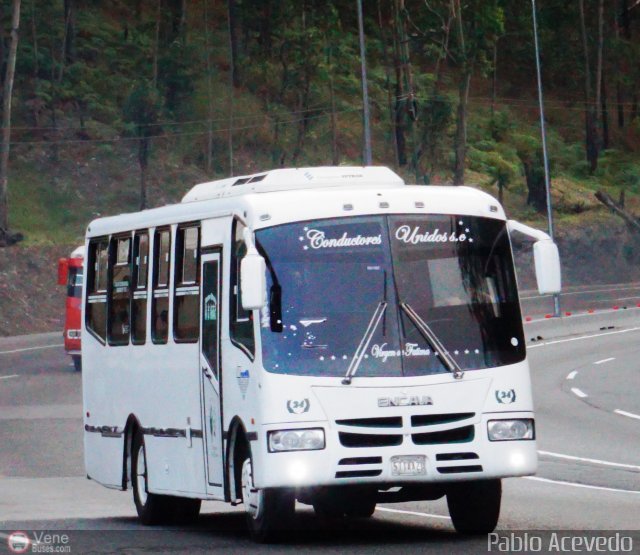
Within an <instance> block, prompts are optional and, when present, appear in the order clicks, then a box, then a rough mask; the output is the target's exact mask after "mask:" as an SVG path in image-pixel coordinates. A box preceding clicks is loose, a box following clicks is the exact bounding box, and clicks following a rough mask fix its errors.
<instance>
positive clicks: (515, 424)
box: [487, 418, 535, 441]
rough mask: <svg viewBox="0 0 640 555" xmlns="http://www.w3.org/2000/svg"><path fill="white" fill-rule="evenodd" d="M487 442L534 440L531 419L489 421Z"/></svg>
mask: <svg viewBox="0 0 640 555" xmlns="http://www.w3.org/2000/svg"><path fill="white" fill-rule="evenodd" d="M487 431H488V433H489V441H512V440H515V439H535V431H534V426H533V419H532V418H519V419H518V420H489V422H488V423H487Z"/></svg>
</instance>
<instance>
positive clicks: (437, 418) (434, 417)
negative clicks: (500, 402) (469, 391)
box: [411, 412, 476, 426]
mask: <svg viewBox="0 0 640 555" xmlns="http://www.w3.org/2000/svg"><path fill="white" fill-rule="evenodd" d="M475 415H476V413H475V412H458V413H449V414H419V415H414V416H412V417H411V425H412V426H435V425H437V424H449V423H451V422H458V421H460V420H466V419H467V418H473V417H474V416H475Z"/></svg>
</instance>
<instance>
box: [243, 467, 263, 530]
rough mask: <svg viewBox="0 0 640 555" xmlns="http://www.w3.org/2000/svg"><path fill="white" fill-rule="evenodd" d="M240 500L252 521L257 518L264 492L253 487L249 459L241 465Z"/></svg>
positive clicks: (260, 510)
mask: <svg viewBox="0 0 640 555" xmlns="http://www.w3.org/2000/svg"><path fill="white" fill-rule="evenodd" d="M242 499H243V500H244V507H245V511H246V512H247V514H249V515H250V516H251V518H253V519H254V520H255V519H257V518H259V517H260V514H261V513H262V505H263V503H264V492H263V491H262V490H259V489H256V488H255V487H253V469H252V467H251V459H246V460H245V461H244V463H243V464H242Z"/></svg>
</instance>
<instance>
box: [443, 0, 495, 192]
mask: <svg viewBox="0 0 640 555" xmlns="http://www.w3.org/2000/svg"><path fill="white" fill-rule="evenodd" d="M451 2H452V11H453V14H454V18H455V25H454V30H455V33H456V37H457V41H456V49H455V50H453V51H452V52H451V54H452V56H453V59H454V62H455V63H456V64H457V65H458V68H459V77H458V108H457V110H456V131H455V137H454V156H455V161H454V166H453V183H454V185H461V184H462V183H463V182H464V164H465V158H466V153H467V115H468V103H469V91H470V88H471V77H472V75H473V72H474V70H476V69H480V71H481V72H482V73H483V74H486V73H487V72H488V71H489V69H490V68H491V63H492V62H491V60H492V59H493V51H494V44H495V42H496V41H497V40H498V37H499V36H500V35H501V34H502V33H503V32H504V11H503V9H502V7H501V6H500V5H499V2H498V1H497V0H475V1H472V2H468V3H466V4H465V5H464V9H463V6H462V4H461V2H460V0H451ZM463 11H464V14H463Z"/></svg>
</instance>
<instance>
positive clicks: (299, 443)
mask: <svg viewBox="0 0 640 555" xmlns="http://www.w3.org/2000/svg"><path fill="white" fill-rule="evenodd" d="M268 439H269V441H268V443H269V452H270V453H280V452H282V451H315V450H318V449H324V446H325V441H324V430H323V429H322V428H308V429H298V430H277V431H274V432H269V433H268Z"/></svg>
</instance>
